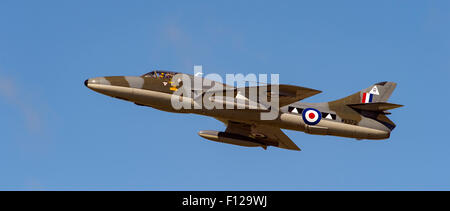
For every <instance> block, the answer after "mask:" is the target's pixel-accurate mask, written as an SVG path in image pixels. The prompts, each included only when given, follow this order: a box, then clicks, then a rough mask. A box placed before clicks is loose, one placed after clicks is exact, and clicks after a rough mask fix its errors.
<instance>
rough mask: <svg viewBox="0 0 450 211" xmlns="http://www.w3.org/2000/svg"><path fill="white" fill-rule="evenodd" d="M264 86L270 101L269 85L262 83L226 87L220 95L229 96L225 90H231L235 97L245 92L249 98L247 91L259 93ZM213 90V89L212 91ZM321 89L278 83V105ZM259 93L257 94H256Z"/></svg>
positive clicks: (289, 102)
mask: <svg viewBox="0 0 450 211" xmlns="http://www.w3.org/2000/svg"><path fill="white" fill-rule="evenodd" d="M262 87H263V88H266V89H267V91H266V93H267V98H268V99H267V101H272V98H271V86H270V84H268V85H263V86H250V87H242V88H234V89H233V88H231V89H230V88H228V89H226V90H224V91H223V93H222V96H229V95H227V94H226V93H227V92H233V93H231V94H233V96H234V97H235V98H236V97H238V95H240V94H241V95H242V93H245V96H244V97H246V98H247V99H248V98H249V93H251V92H253V93H259V89H261V88H262ZM212 92H214V91H212ZM321 92H322V91H319V90H315V89H310V88H306V87H300V86H293V85H285V84H280V85H279V89H278V96H279V102H280V104H279V106H280V107H283V106H286V105H289V104H292V103H295V102H297V101H300V100H303V99H305V98H308V97H311V96H313V95H316V94H319V93H321ZM258 95H259V94H258Z"/></svg>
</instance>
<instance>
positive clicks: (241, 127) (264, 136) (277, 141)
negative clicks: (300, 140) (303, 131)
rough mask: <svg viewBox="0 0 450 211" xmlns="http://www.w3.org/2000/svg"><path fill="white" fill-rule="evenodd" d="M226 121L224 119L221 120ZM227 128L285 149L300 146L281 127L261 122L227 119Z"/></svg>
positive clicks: (227, 130)
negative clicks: (251, 122) (242, 121)
mask: <svg viewBox="0 0 450 211" xmlns="http://www.w3.org/2000/svg"><path fill="white" fill-rule="evenodd" d="M220 121H222V122H225V121H224V120H220ZM225 123H226V124H227V129H226V131H225V132H227V133H232V134H238V135H242V136H246V137H250V138H252V139H255V140H257V141H259V142H261V143H264V144H266V145H268V146H276V147H280V148H283V149H290V150H297V151H300V148H299V147H298V146H297V145H296V144H295V143H294V142H293V141H292V140H291V139H290V138H289V137H288V136H287V135H286V134H284V133H283V131H281V129H280V128H276V127H271V126H266V125H260V124H252V125H250V124H246V123H238V122H232V121H227V122H225Z"/></svg>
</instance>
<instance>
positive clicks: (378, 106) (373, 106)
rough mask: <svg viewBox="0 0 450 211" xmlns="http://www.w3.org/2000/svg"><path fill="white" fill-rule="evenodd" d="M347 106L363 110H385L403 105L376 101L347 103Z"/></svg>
mask: <svg viewBox="0 0 450 211" xmlns="http://www.w3.org/2000/svg"><path fill="white" fill-rule="evenodd" d="M348 106H350V107H352V108H355V109H359V110H365V111H386V110H391V109H394V108H400V107H402V106H403V105H398V104H393V103H386V102H376V103H358V104H348Z"/></svg>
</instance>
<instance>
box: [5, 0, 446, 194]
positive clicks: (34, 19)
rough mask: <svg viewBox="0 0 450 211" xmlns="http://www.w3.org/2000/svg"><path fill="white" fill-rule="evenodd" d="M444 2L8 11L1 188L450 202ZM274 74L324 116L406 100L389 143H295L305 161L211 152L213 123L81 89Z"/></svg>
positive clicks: (25, 4)
mask: <svg viewBox="0 0 450 211" xmlns="http://www.w3.org/2000/svg"><path fill="white" fill-rule="evenodd" d="M449 10H450V3H449V2H448V1H365V2H361V1H314V2H312V1H250V0H249V1H181V0H180V1H136V0H133V1H110V0H108V1H106V0H105V1H100V0H96V1H56V0H55V1H47V0H42V1H31V0H30V1H12V0H11V1H9V0H2V1H0V114H1V115H0V128H1V136H0V137H1V138H0V169H1V170H0V189H1V190H449V189H450V167H449V162H450V140H449V136H448V122H449V115H448V114H447V113H448V105H449V102H450V101H449V99H448V92H447V90H448V86H449V85H448V82H449V81H450V80H449V79H450V77H449V76H450V74H449V73H450V13H448V11H449ZM194 65H203V71H204V72H205V73H219V74H221V75H225V74H226V73H245V74H246V73H257V74H258V73H279V74H280V82H281V83H285V84H294V85H299V86H305V87H310V88H314V89H318V90H322V91H323V93H322V94H320V95H317V96H314V97H312V98H310V99H307V100H305V101H306V102H323V101H330V100H334V99H337V98H340V97H343V96H347V95H348V94H351V93H354V92H356V91H358V90H361V89H363V88H367V87H368V86H369V85H371V84H373V83H376V82H380V81H386V80H387V81H395V82H397V83H398V87H397V89H396V90H395V92H394V94H393V96H392V97H391V99H390V102H393V103H399V104H404V105H406V106H405V107H403V108H400V109H396V110H394V111H393V115H392V116H391V117H390V118H391V119H392V120H393V121H394V122H396V123H397V126H398V127H397V128H396V129H395V130H394V132H393V133H392V135H391V138H390V139H389V140H386V141H356V140H353V139H346V138H339V137H331V136H312V135H307V134H304V133H301V132H295V131H286V133H287V134H288V135H289V136H290V137H291V138H292V140H294V142H295V143H296V144H297V145H298V146H299V147H300V148H302V149H303V151H301V152H296V151H288V150H283V149H277V148H269V149H268V150H267V151H264V150H262V149H261V148H242V147H238V146H232V145H225V144H219V143H215V142H210V141H206V140H204V139H202V138H200V137H199V136H198V135H197V132H198V131H199V130H223V129H224V126H223V125H222V123H220V122H218V121H216V120H214V119H212V118H208V117H203V116H196V115H188V114H173V113H165V112H162V111H158V110H155V109H152V108H146V107H139V106H135V105H134V104H132V103H129V102H125V101H119V100H116V99H112V98H109V97H106V96H102V95H100V94H98V93H95V92H93V91H91V90H89V89H87V88H86V87H85V86H84V85H83V81H84V80H85V79H87V78H89V77H96V76H105V75H140V74H143V73H145V72H148V71H150V70H152V69H168V70H174V71H180V72H186V73H191V72H192V71H193V66H194Z"/></svg>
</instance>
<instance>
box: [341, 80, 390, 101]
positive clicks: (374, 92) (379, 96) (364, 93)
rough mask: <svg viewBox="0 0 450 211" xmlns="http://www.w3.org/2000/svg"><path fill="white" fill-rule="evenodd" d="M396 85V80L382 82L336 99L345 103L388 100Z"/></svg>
mask: <svg viewBox="0 0 450 211" xmlns="http://www.w3.org/2000/svg"><path fill="white" fill-rule="evenodd" d="M396 86H397V84H396V83H394V82H387V81H385V82H380V83H376V84H374V85H372V86H370V87H368V88H367V89H363V90H361V91H359V92H357V93H355V94H352V95H350V96H347V97H344V98H342V99H339V100H336V101H340V102H341V103H343V104H358V103H376V102H387V100H388V99H389V97H390V96H391V95H392V92H393V91H394V89H395V87H396Z"/></svg>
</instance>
